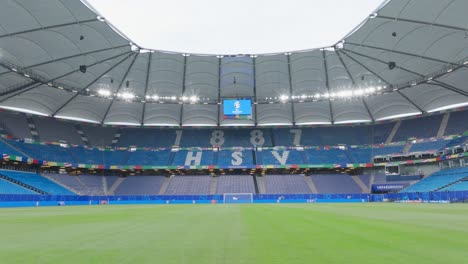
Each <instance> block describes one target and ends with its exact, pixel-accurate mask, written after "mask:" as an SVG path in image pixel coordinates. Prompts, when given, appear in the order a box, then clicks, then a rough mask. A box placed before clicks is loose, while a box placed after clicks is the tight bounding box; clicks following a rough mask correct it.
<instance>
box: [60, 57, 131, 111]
mask: <svg viewBox="0 0 468 264" xmlns="http://www.w3.org/2000/svg"><path fill="white" fill-rule="evenodd" d="M128 53H130V52H128ZM128 53H127V54H128ZM121 55H123V54H121ZM130 56H132V54H128V55H127V56H126V57H125V58H123V59H122V60H120V61H119V62H117V63H116V64H114V65H113V66H112V67H110V68H109V69H107V70H106V71H105V72H103V73H102V74H100V75H99V76H98V77H96V78H95V79H94V80H93V81H91V82H90V83H88V84H87V85H86V86H85V87H84V88H82V89H81V90H79V91H78V92H77V93H75V95H73V96H72V97H71V98H70V99H68V100H67V101H66V102H65V103H64V104H62V105H61V106H60V107H59V108H58V109H57V110H56V111H55V112H54V113H53V114H52V115H51V116H55V115H56V114H57V113H58V112H60V110H62V109H63V108H64V107H65V106H66V105H67V104H69V103H70V102H71V101H73V99H75V98H76V97H77V96H78V95H79V94H80V93H81V92H82V91H84V90H85V89H88V88H89V87H90V86H91V85H93V83H95V82H96V81H97V80H99V79H101V78H102V76H104V75H106V74H107V73H109V72H110V71H112V70H113V69H114V68H115V67H117V66H119V65H120V64H121V63H122V62H124V61H125V60H127V59H128V58H130Z"/></svg>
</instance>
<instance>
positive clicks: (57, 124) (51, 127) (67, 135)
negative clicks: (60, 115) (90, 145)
mask: <svg viewBox="0 0 468 264" xmlns="http://www.w3.org/2000/svg"><path fill="white" fill-rule="evenodd" d="M34 124H35V125H36V130H37V132H38V133H39V137H40V138H41V140H42V141H55V142H57V141H63V142H67V143H68V144H74V145H82V144H83V143H84V142H83V141H82V140H81V137H80V135H79V134H78V132H77V131H76V128H75V125H74V124H73V123H70V122H64V121H58V120H57V119H55V118H46V117H34Z"/></svg>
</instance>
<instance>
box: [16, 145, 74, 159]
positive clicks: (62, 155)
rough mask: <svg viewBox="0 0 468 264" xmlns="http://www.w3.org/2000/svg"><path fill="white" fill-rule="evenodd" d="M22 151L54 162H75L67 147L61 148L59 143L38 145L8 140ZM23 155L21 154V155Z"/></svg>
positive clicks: (33, 156) (36, 157)
mask: <svg viewBox="0 0 468 264" xmlns="http://www.w3.org/2000/svg"><path fill="white" fill-rule="evenodd" d="M8 143H10V144H12V145H13V146H15V147H16V148H18V149H21V151H23V152H24V153H26V154H28V155H29V156H30V157H32V158H35V159H41V160H47V161H56V162H75V159H74V158H73V156H72V155H71V152H70V150H69V148H63V147H61V146H59V145H39V144H28V143H23V142H19V141H11V140H10V141H8ZM21 156H23V155H21Z"/></svg>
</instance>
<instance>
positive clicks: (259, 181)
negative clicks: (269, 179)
mask: <svg viewBox="0 0 468 264" xmlns="http://www.w3.org/2000/svg"><path fill="white" fill-rule="evenodd" d="M254 177H255V179H257V185H258V193H259V194H265V193H266V185H265V178H264V177H260V176H254Z"/></svg>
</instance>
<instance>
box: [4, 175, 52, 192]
mask: <svg viewBox="0 0 468 264" xmlns="http://www.w3.org/2000/svg"><path fill="white" fill-rule="evenodd" d="M0 178H2V179H4V180H6V181H9V182H11V183H14V184H16V185H19V186H21V187H23V188H26V189H29V190H31V191H33V192H37V193H38V194H49V193H48V192H45V191H43V190H41V189H38V188H36V187H34V186H31V185H29V184H26V183H23V182H20V181H17V180H15V179H12V178H10V177H7V176H5V175H2V174H0Z"/></svg>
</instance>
